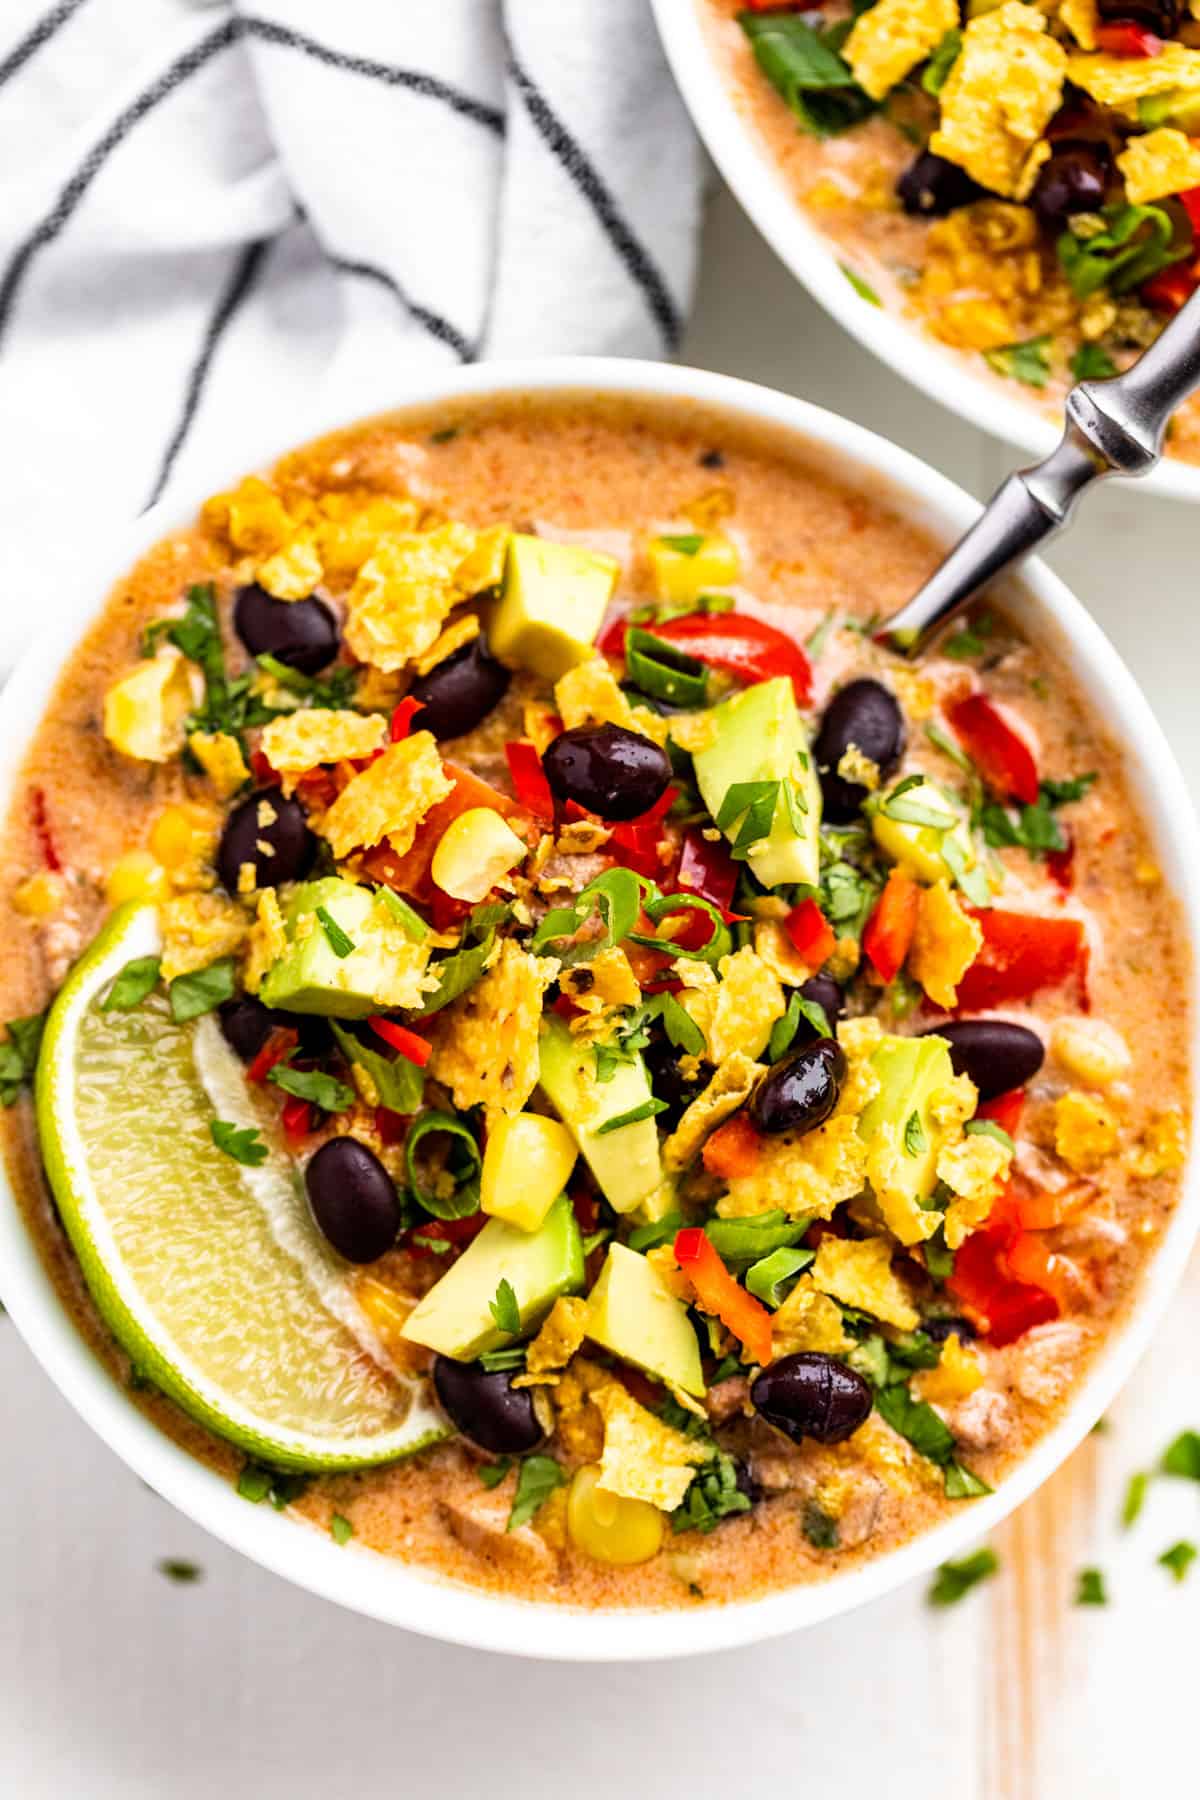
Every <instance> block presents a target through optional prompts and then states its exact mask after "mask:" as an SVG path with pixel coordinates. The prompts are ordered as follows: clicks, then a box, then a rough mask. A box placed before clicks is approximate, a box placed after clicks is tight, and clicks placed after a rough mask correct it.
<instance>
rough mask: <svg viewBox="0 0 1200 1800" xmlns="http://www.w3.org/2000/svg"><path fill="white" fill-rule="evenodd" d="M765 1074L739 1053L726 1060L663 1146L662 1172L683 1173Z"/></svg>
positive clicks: (754, 1063) (759, 1066)
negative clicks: (676, 1170)
mask: <svg viewBox="0 0 1200 1800" xmlns="http://www.w3.org/2000/svg"><path fill="white" fill-rule="evenodd" d="M765 1074H766V1070H765V1069H764V1068H763V1066H762V1064H761V1063H756V1062H754V1061H752V1060H751V1058H750V1057H748V1056H743V1055H742V1053H741V1051H735V1052H734V1053H733V1055H732V1056H729V1057H727V1058H726V1059H725V1061H724V1062H723V1063H722V1064H721V1066H720V1068H719V1069H718V1070H717V1071H716V1073H715V1074H714V1076H713V1078H712V1080H711V1081H710V1082H709V1084H708V1086H707V1087H706V1088H705V1089H704V1092H703V1093H701V1094H697V1095H696V1098H695V1099H694V1100H693V1101H692V1103H691V1105H690V1106H688V1107H686V1108H685V1109H684V1112H683V1114H682V1116H681V1118H680V1120H679V1123H678V1125H677V1126H676V1127H675V1129H674V1131H673V1132H672V1133H671V1135H670V1137H669V1138H668V1139H667V1140H666V1142H665V1143H664V1145H663V1147H662V1159H663V1167H664V1169H672V1170H674V1169H685V1168H686V1167H687V1165H688V1164H689V1163H690V1162H692V1161H693V1160H694V1159H695V1158H696V1157H697V1156H698V1155H699V1154H700V1149H701V1146H702V1145H703V1143H704V1140H705V1138H707V1137H708V1136H709V1135H710V1134H711V1133H712V1132H714V1131H715V1130H716V1128H717V1126H718V1125H720V1124H722V1123H723V1121H724V1120H726V1119H727V1118H728V1117H729V1115H730V1114H731V1113H735V1112H736V1111H737V1109H738V1107H739V1106H741V1105H742V1103H743V1102H744V1101H745V1100H748V1099H749V1097H750V1095H751V1093H752V1092H753V1090H754V1086H755V1084H756V1082H757V1081H758V1078H759V1076H760V1075H765ZM755 1210H759V1209H757V1208H756V1209H755ZM761 1210H763V1211H766V1210H767V1208H765V1207H764V1208H762V1209H761Z"/></svg>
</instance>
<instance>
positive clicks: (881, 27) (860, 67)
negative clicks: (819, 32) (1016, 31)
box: [842, 0, 958, 100]
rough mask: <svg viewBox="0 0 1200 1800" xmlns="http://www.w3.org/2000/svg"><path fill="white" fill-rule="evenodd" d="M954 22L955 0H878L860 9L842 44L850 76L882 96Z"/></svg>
mask: <svg viewBox="0 0 1200 1800" xmlns="http://www.w3.org/2000/svg"><path fill="white" fill-rule="evenodd" d="M957 26H958V0H878V4H877V5H875V6H873V7H871V9H870V10H869V11H868V12H864V13H860V14H859V16H858V18H857V20H856V21H855V25H854V29H853V31H852V32H851V33H850V35H849V37H848V38H847V39H846V42H845V44H844V46H843V48H842V55H843V57H844V58H845V60H846V61H847V62H848V63H849V64H850V67H851V68H852V69H853V71H854V79H855V80H856V81H857V83H858V85H859V87H860V88H862V90H863V92H864V93H866V94H869V95H870V96H871V99H872V100H882V99H883V97H884V95H885V94H889V93H890V92H891V90H892V89H893V88H894V87H897V86H898V85H899V84H900V82H902V81H903V80H904V77H905V76H906V75H907V74H908V73H909V72H910V70H912V69H915V68H916V66H917V64H918V63H922V62H924V61H925V59H926V57H927V56H929V55H930V53H931V52H932V51H934V50H936V49H937V47H938V45H939V44H940V43H941V41H942V39H943V38H944V37H945V35H946V33H947V32H948V31H953V30H955V29H957Z"/></svg>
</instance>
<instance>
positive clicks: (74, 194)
mask: <svg viewBox="0 0 1200 1800" xmlns="http://www.w3.org/2000/svg"><path fill="white" fill-rule="evenodd" d="M236 37H237V28H236V25H235V24H234V22H233V20H231V19H227V20H225V21H224V23H223V24H221V25H218V26H217V28H216V30H215V31H210V32H209V34H208V36H207V37H205V38H201V39H200V42H199V43H198V44H193V46H192V48H191V49H190V50H185V51H184V53H183V55H182V56H178V57H176V59H175V61H174V62H173V63H171V65H170V66H169V68H167V69H165V70H164V71H163V73H162V74H161V75H160V76H159V77H158V79H157V80H156V81H154V82H152V83H151V85H150V86H149V87H148V88H144V89H143V91H142V92H141V93H140V94H139V95H138V96H137V99H136V100H133V101H131V102H130V104H129V105H128V106H127V107H126V108H125V110H124V112H122V113H119V114H118V116H117V117H116V118H115V119H114V120H113V122H112V124H111V125H110V126H109V128H108V130H107V131H106V132H105V134H104V136H103V137H102V138H101V139H100V141H99V143H97V144H95V145H94V146H93V147H92V149H91V150H89V152H88V154H87V156H86V157H85V158H84V160H83V162H82V163H81V164H80V165H79V168H78V169H77V170H76V171H75V173H74V175H72V177H71V179H70V180H69V181H68V182H67V184H66V186H65V187H64V188H63V190H62V192H61V193H60V194H59V196H58V199H57V200H56V201H55V202H54V205H53V206H52V207H51V209H50V211H49V212H48V213H47V214H46V217H45V218H44V219H43V220H42V222H41V224H40V225H37V226H35V227H34V229H33V231H31V232H30V234H29V236H28V237H27V238H26V239H25V241H24V243H22V244H20V245H18V247H17V249H16V250H15V251H14V253H13V257H12V260H11V262H10V263H9V265H8V268H7V269H6V270H5V272H4V279H3V281H0V343H3V339H4V332H5V329H6V327H7V325H8V322H9V320H10V318H11V317H12V310H13V305H14V303H15V301H16V298H17V294H18V292H19V291H20V288H21V284H22V282H23V281H24V279H25V276H26V274H27V273H28V271H29V266H30V264H31V263H32V261H33V259H34V257H35V256H36V255H37V253H38V251H39V250H44V249H45V247H46V245H47V244H52V243H53V242H54V240H55V238H56V237H57V236H58V235H59V233H60V232H61V231H62V230H63V229H64V227H65V226H66V225H67V223H68V221H69V220H70V218H71V215H72V213H73V212H74V211H75V208H76V207H77V206H78V205H79V203H80V201H81V200H82V199H83V197H84V195H85V194H86V193H87V191H88V189H89V188H90V187H91V185H92V183H93V181H94V180H95V179H96V176H97V175H98V174H99V173H100V171H101V169H102V168H103V167H104V165H105V163H106V162H107V161H108V159H109V157H110V156H111V155H112V153H113V151H114V150H115V149H116V148H117V146H118V145H119V144H121V143H122V142H123V141H124V139H125V138H127V137H128V136H129V133H130V132H131V131H132V130H133V129H134V127H135V126H136V125H138V124H139V123H140V122H141V120H142V119H144V118H145V117H146V115H147V113H151V112H153V111H154V108H155V107H156V106H157V105H158V104H159V102H160V101H161V100H165V99H166V98H167V96H168V95H169V94H173V93H174V91H175V89H176V88H177V87H179V86H180V85H181V84H182V83H183V82H185V81H186V80H187V79H188V77H189V76H190V75H194V74H195V73H196V71H197V70H198V69H202V68H203V67H204V66H205V64H206V63H208V62H211V60H212V58H213V57H214V56H216V55H217V54H218V52H219V51H221V50H224V49H226V48H227V47H228V46H229V45H230V44H232V43H233V42H234V41H235V39H236Z"/></svg>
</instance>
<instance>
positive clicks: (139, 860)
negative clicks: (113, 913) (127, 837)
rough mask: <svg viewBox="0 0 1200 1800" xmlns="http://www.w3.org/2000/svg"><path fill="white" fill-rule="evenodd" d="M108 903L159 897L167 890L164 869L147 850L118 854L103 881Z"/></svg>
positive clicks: (116, 903) (114, 904)
mask: <svg viewBox="0 0 1200 1800" xmlns="http://www.w3.org/2000/svg"><path fill="white" fill-rule="evenodd" d="M104 891H105V894H106V895H107V896H108V901H109V904H110V906H122V905H123V904H124V903H125V901H126V900H161V899H163V897H164V896H165V894H166V891H167V872H166V870H165V869H164V868H163V866H162V864H161V863H160V862H159V861H157V859H156V858H155V857H153V856H151V854H150V852H149V851H148V850H128V851H126V853H125V855H124V856H119V857H118V858H117V860H116V862H115V863H114V864H113V866H112V868H111V869H110V870H109V872H108V880H107V881H106V882H105V884H104Z"/></svg>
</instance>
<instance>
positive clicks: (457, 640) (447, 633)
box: [413, 612, 479, 675]
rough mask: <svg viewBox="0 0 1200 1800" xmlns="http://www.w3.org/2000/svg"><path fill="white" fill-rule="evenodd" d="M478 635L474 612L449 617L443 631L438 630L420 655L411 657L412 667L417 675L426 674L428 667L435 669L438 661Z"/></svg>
mask: <svg viewBox="0 0 1200 1800" xmlns="http://www.w3.org/2000/svg"><path fill="white" fill-rule="evenodd" d="M478 636H479V620H478V619H477V618H476V616H475V614H474V613H470V612H465V613H460V614H459V615H458V617H457V619H451V621H450V623H449V624H448V625H447V626H446V628H445V630H444V631H440V632H439V633H438V635H437V637H436V638H435V639H434V640H433V642H432V644H430V646H429V648H428V650H426V651H424V652H423V654H422V655H420V656H415V657H414V658H413V668H414V669H415V670H416V671H417V674H418V675H428V673H429V671H430V669H436V668H437V666H438V664H439V663H440V662H445V660H446V658H447V657H448V656H453V655H454V652H455V651H456V650H461V649H462V647H463V645H464V644H469V643H471V642H472V640H473V639H474V638H477V637H478Z"/></svg>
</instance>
